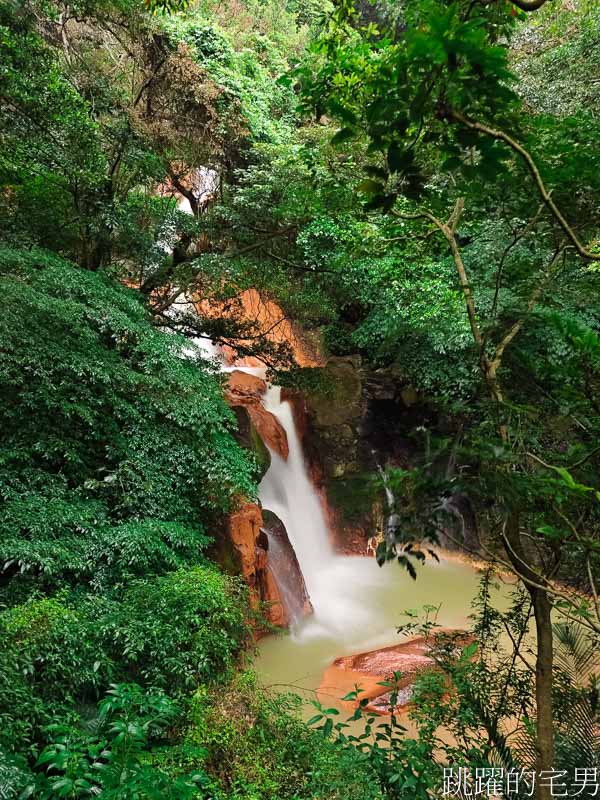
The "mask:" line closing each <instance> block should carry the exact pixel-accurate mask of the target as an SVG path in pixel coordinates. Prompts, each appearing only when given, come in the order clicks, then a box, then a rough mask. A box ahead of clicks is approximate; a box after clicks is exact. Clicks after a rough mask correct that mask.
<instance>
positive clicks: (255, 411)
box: [225, 370, 289, 460]
mask: <svg viewBox="0 0 600 800" xmlns="http://www.w3.org/2000/svg"><path fill="white" fill-rule="evenodd" d="M266 389H267V385H266V383H265V382H264V381H263V380H262V379H261V378H259V377H257V376H256V375H249V374H248V373H247V372H242V371H241V370H234V371H233V372H232V373H231V374H230V375H229V379H228V382H227V387H226V391H225V399H226V400H227V402H228V404H229V405H230V406H231V407H232V408H234V409H235V408H239V407H243V408H245V409H247V415H248V417H249V419H250V421H251V423H252V426H253V428H254V430H255V431H256V433H257V434H258V436H259V438H260V440H261V441H262V442H263V443H264V444H265V445H266V446H267V447H268V448H269V449H271V450H273V451H274V452H275V453H277V454H278V455H279V456H281V458H283V459H284V460H287V457H288V455H289V446H288V440H287V436H286V433H285V430H284V429H283V426H282V425H281V423H280V422H279V420H278V419H277V417H275V416H274V415H273V414H271V412H270V411H267V410H266V409H265V408H264V407H263V404H262V396H263V394H264V393H265V391H266ZM240 418H241V417H238V419H240ZM252 449H254V450H256V449H257V448H256V447H255V446H252Z"/></svg>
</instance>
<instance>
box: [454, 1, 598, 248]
mask: <svg viewBox="0 0 600 800" xmlns="http://www.w3.org/2000/svg"><path fill="white" fill-rule="evenodd" d="M521 2H524V0H519V2H516V3H515V4H516V5H519V3H521ZM533 2H539V0H533ZM540 5H541V4H540ZM519 7H520V8H521V7H522V6H521V5H519ZM448 117H450V118H451V119H454V120H456V121H457V122H460V123H461V124H462V125H464V126H465V127H467V128H469V129H470V130H473V131H479V132H480V133H485V134H486V135H487V136H491V137H492V138H493V139H498V140H500V141H502V142H504V143H505V144H507V145H508V146H509V147H510V148H511V150H514V152H515V153H517V154H518V155H520V156H521V158H522V159H523V161H524V162H525V165H526V167H527V169H528V170H529V173H530V174H531V176H532V178H533V180H534V183H535V185H536V186H537V189H538V192H539V193H540V195H541V197H542V200H543V201H544V204H545V205H546V207H547V208H548V210H549V211H550V213H551V214H552V215H553V217H554V218H555V219H556V221H557V222H558V224H559V225H560V227H561V228H562V229H563V231H564V232H565V234H566V236H567V238H568V239H570V241H571V243H572V244H573V246H574V248H575V249H576V250H577V252H578V253H579V255H580V256H581V257H582V258H585V259H588V260H590V261H600V253H591V252H590V251H589V250H587V249H586V248H585V247H584V246H583V245H582V244H581V242H580V241H579V239H578V238H577V236H576V234H575V231H574V230H573V228H572V227H571V226H570V225H569V223H568V222H567V220H566V219H565V218H564V216H563V215H562V213H561V211H560V209H559V208H558V206H557V205H556V203H555V202H554V200H553V199H552V197H551V193H550V192H549V191H548V190H547V189H546V185H545V184H544V181H543V180H542V176H541V175H540V171H539V169H538V168H537V165H536V163H535V161H534V160H533V158H532V156H531V154H530V153H529V152H528V151H527V150H525V148H524V147H523V146H522V145H520V144H519V143H518V142H517V141H516V140H515V139H513V138H512V137H511V136H509V135H508V134H507V133H504V131H500V130H497V129H495V128H490V127H489V125H484V124H483V123H481V122H475V121H474V120H471V119H469V118H468V117H465V116H464V114H461V113H460V111H455V110H451V111H449V113H448Z"/></svg>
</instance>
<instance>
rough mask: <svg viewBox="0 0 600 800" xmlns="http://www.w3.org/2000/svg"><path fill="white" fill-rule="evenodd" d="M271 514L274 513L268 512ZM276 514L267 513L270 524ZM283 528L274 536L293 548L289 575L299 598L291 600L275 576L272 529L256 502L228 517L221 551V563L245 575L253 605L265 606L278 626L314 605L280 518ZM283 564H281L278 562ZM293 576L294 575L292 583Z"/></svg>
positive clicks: (255, 606)
mask: <svg viewBox="0 0 600 800" xmlns="http://www.w3.org/2000/svg"><path fill="white" fill-rule="evenodd" d="M265 513H266V514H267V515H269V513H270V512H265ZM273 518H274V519H275V520H277V517H275V515H274V514H271V515H270V516H267V524H268V525H269V524H270V526H271V527H273V528H275V527H276V526H275V525H274V523H273ZM277 521H278V522H279V525H280V526H281V528H282V530H277V531H276V532H275V533H274V534H273V535H274V536H276V537H277V540H281V541H282V542H283V541H284V540H285V542H287V546H288V547H289V548H290V550H291V554H289V561H290V565H289V566H288V567H287V571H288V574H289V575H290V576H293V580H294V581H295V584H293V585H294V586H295V591H296V592H297V600H293V601H292V602H290V597H289V595H288V594H287V593H286V592H285V591H282V588H281V583H280V582H278V581H277V580H276V579H275V570H274V569H273V565H272V564H271V563H270V562H269V549H270V542H269V534H268V533H267V530H269V528H267V529H266V528H265V527H264V522H263V512H262V509H261V508H260V506H258V505H256V504H255V503H246V504H245V505H243V506H242V507H241V508H240V509H239V510H238V511H235V512H233V513H232V514H230V515H229V517H228V518H227V524H226V538H225V541H221V542H220V545H221V547H220V552H219V554H218V557H219V560H220V561H221V563H222V564H223V565H224V566H225V567H227V568H228V569H229V570H230V571H232V572H235V573H238V574H241V575H242V576H243V578H244V579H245V581H246V583H247V584H248V589H249V595H250V605H251V607H252V608H253V609H254V610H255V611H258V610H259V609H262V611H263V613H264V616H265V619H266V620H267V621H268V622H269V623H270V624H271V625H275V626H277V627H282V628H283V627H287V626H288V625H289V624H290V622H291V621H292V619H293V618H294V617H295V616H296V614H297V613H302V614H308V613H311V611H312V606H311V605H310V601H309V600H308V596H307V594H306V587H305V586H304V579H303V578H302V573H301V572H300V567H299V566H298V561H297V559H296V556H295V553H294V551H293V548H291V545H290V544H289V541H288V539H287V533H286V532H285V528H284V527H283V523H281V521H279V520H277ZM278 567H279V565H278ZM291 581H292V577H290V582H291Z"/></svg>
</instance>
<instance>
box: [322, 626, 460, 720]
mask: <svg viewBox="0 0 600 800" xmlns="http://www.w3.org/2000/svg"><path fill="white" fill-rule="evenodd" d="M440 634H442V635H452V636H456V643H457V645H458V646H460V647H464V646H465V645H467V644H469V643H470V642H471V641H473V638H472V637H471V636H469V635H468V634H466V633H464V632H462V631H440ZM433 644H434V639H433V638H426V637H423V636H420V637H417V638H415V639H411V640H409V641H407V642H401V643H400V644H396V645H392V646H391V647H383V648H381V649H379V650H371V651H369V652H366V653H358V654H356V655H352V656H344V657H342V658H336V660H335V661H334V662H333V664H332V665H331V666H330V667H329V668H328V669H327V670H326V671H325V674H324V676H323V680H322V682H321V686H320V688H319V692H322V693H323V694H332V693H335V694H336V696H340V697H341V696H342V695H344V694H347V693H348V692H350V691H352V690H353V689H354V688H355V687H356V686H358V687H360V688H361V689H362V691H361V693H360V695H359V698H358V700H357V701H356V702H353V703H351V704H350V705H351V707H354V708H355V707H356V706H357V705H358V702H359V700H362V699H364V698H367V699H368V700H369V701H370V702H369V704H368V705H367V706H366V710H367V711H371V712H374V713H376V714H389V713H390V712H391V711H392V710H393V711H396V712H397V711H402V710H404V709H406V708H407V707H408V706H409V705H410V704H411V693H412V685H413V683H414V681H415V678H416V677H417V675H419V674H420V673H421V672H423V671H424V670H427V669H435V668H436V663H435V661H434V659H433V658H432V656H431V651H432V646H433ZM395 672H400V673H402V675H401V677H400V679H399V680H398V681H397V682H396V684H395V687H394V692H395V693H396V694H397V698H396V704H395V706H394V708H393V709H392V707H391V694H392V692H391V691H390V689H389V688H386V687H385V686H381V685H380V684H381V682H382V681H391V680H393V676H394V673H395Z"/></svg>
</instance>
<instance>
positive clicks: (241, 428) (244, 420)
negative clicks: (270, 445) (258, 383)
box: [232, 406, 271, 477]
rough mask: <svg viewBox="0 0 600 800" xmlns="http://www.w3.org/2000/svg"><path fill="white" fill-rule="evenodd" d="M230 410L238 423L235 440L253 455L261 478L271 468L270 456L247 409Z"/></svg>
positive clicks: (236, 408)
mask: <svg viewBox="0 0 600 800" xmlns="http://www.w3.org/2000/svg"><path fill="white" fill-rule="evenodd" d="M232 410H233V413H234V414H235V416H236V419H237V422H238V429H237V432H236V434H235V438H236V439H237V441H238V442H239V443H240V444H241V446H242V447H245V448H246V450H251V451H252V452H253V453H254V455H255V456H256V460H257V462H258V466H259V468H260V475H261V477H262V476H263V475H264V474H265V473H266V472H267V470H268V469H269V467H270V466H271V454H270V453H269V450H268V449H267V447H266V445H265V443H264V442H263V440H262V439H261V438H260V436H259V433H258V431H257V430H256V428H255V427H254V423H253V422H252V420H251V419H250V415H249V414H248V409H247V408H245V406H235V407H234V408H233V409H232Z"/></svg>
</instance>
